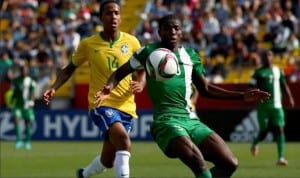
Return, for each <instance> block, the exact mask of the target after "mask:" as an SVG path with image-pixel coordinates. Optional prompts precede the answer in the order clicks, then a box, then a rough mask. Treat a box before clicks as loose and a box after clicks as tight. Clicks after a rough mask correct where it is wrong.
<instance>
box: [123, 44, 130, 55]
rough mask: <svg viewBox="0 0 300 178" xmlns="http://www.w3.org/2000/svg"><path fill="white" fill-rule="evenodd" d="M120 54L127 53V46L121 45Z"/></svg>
mask: <svg viewBox="0 0 300 178" xmlns="http://www.w3.org/2000/svg"><path fill="white" fill-rule="evenodd" d="M121 52H122V53H123V54H126V53H128V45H127V44H123V45H122V46H121Z"/></svg>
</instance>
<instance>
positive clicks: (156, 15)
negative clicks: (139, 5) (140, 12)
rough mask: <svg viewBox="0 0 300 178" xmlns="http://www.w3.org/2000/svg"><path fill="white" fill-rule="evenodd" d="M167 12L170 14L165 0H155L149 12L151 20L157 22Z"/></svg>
mask: <svg viewBox="0 0 300 178" xmlns="http://www.w3.org/2000/svg"><path fill="white" fill-rule="evenodd" d="M166 14H168V9H167V8H166V6H165V5H164V4H163V0H154V1H153V4H152V6H151V8H150V11H149V14H148V18H149V20H150V22H151V23H157V20H158V19H160V18H161V17H162V16H164V15H166Z"/></svg>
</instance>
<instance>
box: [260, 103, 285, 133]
mask: <svg viewBox="0 0 300 178" xmlns="http://www.w3.org/2000/svg"><path fill="white" fill-rule="evenodd" d="M257 119H258V124H259V128H260V129H261V130H266V129H268V126H269V124H272V125H273V126H279V127H283V126H284V125H285V120H284V111H283V108H266V107H261V108H258V109H257Z"/></svg>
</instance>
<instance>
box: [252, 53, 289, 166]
mask: <svg viewBox="0 0 300 178" xmlns="http://www.w3.org/2000/svg"><path fill="white" fill-rule="evenodd" d="M262 63H263V65H262V66H261V67H260V68H258V69H256V70H255V72H254V74H253V76H252V78H251V81H250V85H251V86H252V87H255V88H258V89H260V90H262V91H266V92H269V93H270V94H271V97H270V98H269V99H268V100H266V101H265V102H264V103H259V104H258V106H257V119H258V125H259V133H258V135H257V137H255V138H254V140H253V143H252V146H251V153H252V154H253V155H254V156H255V155H257V153H258V145H257V144H258V142H259V141H262V140H263V139H264V138H265V137H266V135H267V133H268V132H269V130H270V129H271V128H273V131H274V132H273V133H274V136H275V140H276V143H277V150H278V161H277V162H276V164H277V165H283V166H285V165H287V164H288V162H287V160H286V159H285V158H284V145H285V134H284V125H285V118H284V110H283V106H282V96H283V95H282V90H284V91H285V92H286V94H287V96H288V99H289V102H290V105H291V106H292V107H294V99H293V96H292V93H291V91H290V88H289V86H288V85H287V83H286V79H285V76H284V74H283V71H282V70H281V69H280V68H279V67H277V66H275V65H273V53H272V51H265V52H264V53H263V56H262Z"/></svg>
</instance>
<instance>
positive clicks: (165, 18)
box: [158, 14, 179, 28]
mask: <svg viewBox="0 0 300 178" xmlns="http://www.w3.org/2000/svg"><path fill="white" fill-rule="evenodd" d="M175 20H179V18H178V17H177V16H176V15H175V14H168V15H165V16H163V17H162V18H160V19H159V21H158V28H161V27H162V26H163V25H164V24H167V23H168V22H170V21H175Z"/></svg>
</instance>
